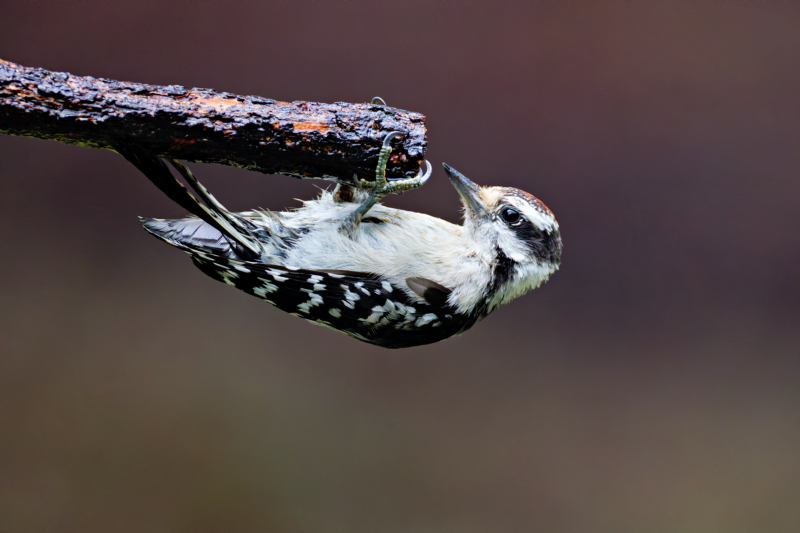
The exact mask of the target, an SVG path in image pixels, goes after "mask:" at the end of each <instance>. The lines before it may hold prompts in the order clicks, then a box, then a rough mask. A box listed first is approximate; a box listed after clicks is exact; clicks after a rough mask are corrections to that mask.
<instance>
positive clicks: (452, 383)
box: [0, 0, 800, 533]
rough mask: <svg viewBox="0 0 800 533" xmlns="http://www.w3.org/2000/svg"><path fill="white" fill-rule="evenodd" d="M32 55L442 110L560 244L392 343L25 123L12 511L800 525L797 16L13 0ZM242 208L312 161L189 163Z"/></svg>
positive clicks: (601, 525)
mask: <svg viewBox="0 0 800 533" xmlns="http://www.w3.org/2000/svg"><path fill="white" fill-rule="evenodd" d="M0 19H2V21H3V24H2V25H3V29H2V32H0V57H1V58H3V59H6V60H10V61H14V62H17V63H21V64H23V65H26V66H36V67H44V68H47V69H51V70H58V71H67V72H71V73H74V74H79V75H91V76H96V77H109V78H114V79H119V80H127V81H136V82H143V83H152V84H181V85H185V86H187V87H211V88H215V89H218V90H225V91H230V92H233V93H241V94H255V95H261V96H265V97H269V98H275V99H280V100H311V101H321V102H333V101H339V100H342V101H351V102H359V101H368V100H369V99H370V98H371V97H372V96H375V95H380V96H382V97H383V98H385V99H386V100H387V102H389V103H390V104H391V105H393V106H396V107H400V108H404V109H409V110H413V111H419V112H422V113H424V114H425V115H426V116H427V117H428V121H427V124H428V129H429V151H428V154H427V157H428V159H430V160H431V162H433V163H434V165H435V169H436V170H435V174H434V177H433V179H432V180H431V182H429V184H427V185H426V186H425V187H424V188H423V189H421V190H420V191H417V192H414V193H411V194H407V195H405V196H403V197H393V198H391V199H389V201H388V203H389V204H390V205H392V206H396V207H400V208H404V209H411V210H419V211H423V212H427V213H431V214H434V215H437V216H441V217H443V218H446V219H448V220H451V221H456V220H458V218H459V213H458V201H457V196H456V194H455V192H454V191H453V190H452V188H451V187H450V185H449V184H448V182H447V180H446V179H445V177H444V174H443V172H442V170H441V168H440V166H439V164H440V163H441V162H442V161H446V162H447V163H449V164H451V165H453V166H454V167H455V168H457V169H459V170H460V171H462V172H464V173H465V174H466V175H467V176H469V177H471V178H472V179H474V180H475V181H476V182H478V183H481V184H502V185H511V186H516V187H520V188H523V189H525V190H528V191H530V192H532V193H533V194H535V195H537V196H538V197H540V198H541V199H542V200H543V201H544V202H545V203H547V204H548V206H550V207H551V209H552V210H553V211H554V212H555V213H556V216H557V217H558V220H559V221H560V223H561V227H562V232H563V238H564V244H565V249H564V258H563V265H562V268H561V270H560V271H559V272H558V273H557V274H556V275H555V276H554V277H553V278H552V280H551V281H550V282H549V283H547V284H546V285H545V286H544V287H542V288H541V289H539V290H537V291H534V292H532V293H530V294H528V295H527V296H525V297H523V298H521V299H519V300H517V301H515V302H513V303H512V304H510V305H508V306H507V307H504V308H502V309H501V310H499V311H498V312H496V313H495V314H493V315H492V316H490V317H489V318H488V319H487V320H485V321H484V322H482V323H480V324H478V325H477V326H476V327H475V328H474V329H473V330H471V331H468V332H467V333H466V334H464V335H463V336H461V337H458V338H455V339H450V340H448V341H445V342H442V343H439V344H436V345H432V346H428V347H423V348H418V349H410V350H402V351H387V350H382V349H379V348H374V347H371V346H368V345H365V344H362V343H359V342H357V341H355V340H352V339H349V338H347V337H345V336H343V335H339V334H336V333H334V332H331V331H329V330H326V329H324V328H320V327H315V326H312V325H309V324H307V323H306V322H304V321H301V320H299V319H297V318H295V317H292V316H289V315H286V314H283V313H281V312H279V311H277V310H275V309H273V308H271V307H270V306H269V305H267V304H265V303H263V302H262V301H259V300H257V299H255V298H252V297H250V296H247V295H245V294H244V293H241V292H239V291H235V290H233V289H231V288H229V287H227V286H225V285H223V284H220V283H217V282H214V281H212V280H211V279H209V278H207V277H205V276H204V275H203V274H201V273H200V272H199V271H197V270H196V269H194V268H193V267H192V265H191V263H190V262H189V261H188V258H187V257H186V256H185V255H184V254H182V253H180V252H178V251H176V250H174V249H171V248H170V247H168V246H166V245H164V244H162V243H159V242H158V241H156V240H155V239H153V238H152V237H150V236H148V235H147V234H146V233H145V232H144V231H143V230H141V229H140V227H139V225H138V222H137V218H136V216H137V215H144V216H158V217H177V216H181V215H183V213H182V212H181V210H180V208H178V207H177V206H175V205H173V204H171V202H170V201H169V200H168V199H167V198H166V197H164V196H163V195H162V194H161V193H160V192H159V191H157V190H156V189H155V188H154V187H153V186H152V185H151V184H150V183H149V182H148V181H147V180H146V179H145V178H144V177H143V176H142V175H140V174H138V173H137V172H136V171H135V169H134V168H133V167H132V166H131V165H129V164H127V163H125V162H124V161H123V160H122V159H121V158H120V157H119V156H117V155H116V154H113V153H111V152H101V151H96V150H89V149H84V148H78V147H74V146H66V145H60V144H57V143H55V142H44V141H39V140H33V139H26V138H15V137H8V136H0V183H2V192H0V253H1V254H2V261H0V280H2V281H0V324H2V325H1V326H0V327H1V328H2V330H1V331H0V351H1V352H2V354H1V355H0V531H9V532H50V531H52V532H95V531H97V532H107V531H115V532H129V531H130V532H134V531H169V532H184V531H185V532H218V531H242V532H244V531H252V532H264V531H269V532H276V533H278V532H308V533H316V532H332V533H333V532H348V533H351V532H375V531H380V532H386V533H393V532H398V533H399V532H408V531H415V532H459V533H463V532H486V531H497V532H530V531H547V532H587V531H591V532H605V531H607V532H614V533H620V532H641V531H648V532H674V531H681V532H685V531H692V532H695V531H696V532H705V531H725V532H726V533H735V532H752V531H768V532H771V533H775V532H796V531H798V530H800V379H799V378H800V276H799V275H798V273H799V269H798V267H799V266H800V238H799V237H798V236H800V215H798V201H800V179H798V176H799V175H800V149H799V148H800V31H798V27H800V7H798V5H797V4H795V3H791V2H701V3H692V2H668V3H656V2H615V3H608V4H605V5H603V6H600V5H593V4H590V3H588V2H530V3H528V4H523V3H521V2H520V3H505V2H495V3H491V4H489V3H485V4H484V3H469V2H463V3H460V2H444V1H427V2H425V1H412V2H403V3H401V2H392V3H386V4H384V5H378V4H373V3H369V2H356V1H349V2H336V3H324V2H264V3H256V2H249V3H244V2H243V3H210V2H196V3H190V2H172V3H163V2H136V3H133V2H131V3H119V4H116V5H113V6H111V5H109V6H105V5H103V4H101V3H96V2H69V3H57V2H16V1H13V0H12V1H11V2H4V3H3V5H2V7H0ZM193 168H194V169H195V171H196V172H197V174H198V175H199V177H200V178H201V180H203V181H204V182H205V183H207V184H208V185H209V187H210V188H211V190H212V191H214V192H215V193H216V195H217V196H218V197H219V198H221V200H222V201H223V202H224V203H226V204H227V205H228V206H229V207H231V208H234V209H247V208H251V207H255V206H262V207H267V208H273V209H282V208H285V207H291V206H296V205H297V202H296V201H295V200H294V198H310V197H311V196H313V195H314V194H315V191H316V187H317V186H321V185H324V183H323V182H310V181H299V180H293V179H291V178H287V177H282V176H263V175H258V174H254V173H248V172H245V171H242V170H238V169H231V168H227V167H221V166H210V165H207V166H202V165H194V166H193Z"/></svg>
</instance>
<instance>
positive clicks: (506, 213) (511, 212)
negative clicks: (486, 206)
mask: <svg viewBox="0 0 800 533" xmlns="http://www.w3.org/2000/svg"><path fill="white" fill-rule="evenodd" d="M500 216H501V217H503V222H505V223H506V224H512V225H513V224H516V223H517V222H519V219H520V214H519V211H517V210H516V209H511V208H510V207H506V208H505V209H503V210H502V211H500Z"/></svg>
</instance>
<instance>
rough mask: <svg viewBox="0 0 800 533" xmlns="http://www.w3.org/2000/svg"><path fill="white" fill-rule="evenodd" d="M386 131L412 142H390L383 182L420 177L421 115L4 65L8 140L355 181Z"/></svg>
mask: <svg viewBox="0 0 800 533" xmlns="http://www.w3.org/2000/svg"><path fill="white" fill-rule="evenodd" d="M390 131H403V132H405V133H406V135H405V137H403V138H401V139H399V140H397V141H394V142H393V143H392V147H393V153H392V156H391V159H390V161H389V165H388V166H387V172H386V174H387V177H395V178H401V177H412V176H414V175H416V173H417V171H418V169H419V167H420V164H421V162H422V159H423V156H424V154H425V149H426V146H427V139H426V130H425V117H424V115H422V114H420V113H414V112H409V111H403V110H401V109H395V108H392V107H387V106H382V105H372V104H350V103H345V102H337V103H334V104H322V103H316V102H279V101H276V100H270V99H267V98H261V97H259V96H241V95H235V94H229V93H225V92H217V91H214V90H211V89H199V88H194V89H186V88H184V87H181V86H179V85H168V86H158V85H144V84H140V83H128V82H120V81H115V80H109V79H103V78H92V77H89V76H85V77H83V76H74V75H72V74H68V73H64V72H51V71H48V70H44V69H38V68H28V67H23V66H21V65H17V64H14V63H11V62H8V61H3V60H0V133H5V134H9V135H22V136H27V137H36V138H39V139H50V140H54V141H59V142H63V143H68V144H77V145H80V146H87V147H90V148H105V149H111V146H112V143H113V142H115V141H119V140H124V141H127V142H130V143H134V144H137V145H140V146H142V147H145V148H147V149H149V150H152V151H153V152H155V153H157V154H159V155H160V156H162V157H170V158H174V159H183V160H186V161H196V162H203V163H219V164H223V165H232V166H237V167H242V168H246V169H249V170H255V171H258V172H263V173H266V174H288V175H291V176H296V177H304V178H311V177H316V178H325V179H334V180H336V181H339V182H342V183H352V181H353V179H354V176H355V177H356V179H368V180H372V179H373V178H374V176H375V166H376V165H377V160H378V152H379V150H380V147H381V143H382V141H383V138H384V137H385V136H386V134H387V133H388V132H390Z"/></svg>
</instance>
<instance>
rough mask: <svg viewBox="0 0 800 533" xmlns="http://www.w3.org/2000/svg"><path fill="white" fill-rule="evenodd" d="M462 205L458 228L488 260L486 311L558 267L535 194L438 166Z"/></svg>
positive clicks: (555, 246)
mask: <svg viewBox="0 0 800 533" xmlns="http://www.w3.org/2000/svg"><path fill="white" fill-rule="evenodd" d="M444 169H445V171H447V175H448V177H449V178H450V182H451V183H452V184H453V187H455V189H456V191H458V194H459V195H460V196H461V200H462V202H463V203H464V206H465V212H464V228H465V231H466V232H467V233H469V234H470V235H471V237H472V239H473V240H474V242H475V243H476V245H477V246H478V247H479V249H480V253H481V255H482V256H483V257H485V258H487V260H488V261H489V262H491V266H492V281H491V286H490V287H489V291H490V294H488V295H487V296H488V302H487V303H488V309H487V311H489V312H491V311H492V310H493V309H494V308H495V307H497V306H498V305H501V304H504V303H506V302H509V301H511V300H512V299H514V298H516V297H518V296H521V295H522V294H524V293H525V292H527V291H529V290H530V289H535V288H536V287H538V286H539V285H541V284H542V283H543V282H544V281H546V280H547V278H548V277H550V275H551V274H552V273H553V272H555V271H556V270H558V266H559V264H560V263H561V248H562V245H561V234H560V232H559V229H558V222H556V219H555V217H554V216H553V213H552V212H551V211H550V210H549V209H548V208H547V206H546V205H544V204H543V203H542V202H541V201H540V200H539V199H538V198H536V197H535V196H533V195H532V194H529V193H527V192H525V191H521V190H519V189H515V188H513V187H481V186H479V185H476V184H475V183H473V182H472V181H471V180H469V179H468V178H467V177H466V176H464V175H463V174H461V173H460V172H458V171H457V170H455V169H453V168H452V167H450V166H448V165H446V164H445V165H444Z"/></svg>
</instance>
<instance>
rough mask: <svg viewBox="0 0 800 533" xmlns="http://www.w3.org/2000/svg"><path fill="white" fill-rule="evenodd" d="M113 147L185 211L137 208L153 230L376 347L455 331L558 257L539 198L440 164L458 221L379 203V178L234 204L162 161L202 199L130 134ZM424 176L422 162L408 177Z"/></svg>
mask: <svg viewBox="0 0 800 533" xmlns="http://www.w3.org/2000/svg"><path fill="white" fill-rule="evenodd" d="M384 145H385V146H386V145H387V143H385V144H384ZM116 150H117V152H118V153H120V155H122V156H123V157H125V158H126V159H127V160H129V161H130V162H132V163H133V164H134V165H136V166H137V167H138V168H139V169H140V170H141V171H142V172H143V173H144V174H145V176H147V177H148V178H149V179H150V180H151V181H152V182H153V183H154V184H155V185H156V186H158V187H159V188H160V189H161V190H162V191H163V192H164V193H166V194H167V195H168V196H169V197H170V198H171V199H173V200H174V201H175V202H177V203H178V204H179V205H181V206H182V207H183V208H184V209H186V210H187V211H189V212H190V213H192V216H189V217H187V218H182V219H172V220H166V219H159V218H140V220H141V223H142V225H143V226H144V228H145V229H146V230H147V231H148V232H150V233H151V234H152V235H154V236H156V237H158V238H159V239H161V240H163V241H165V242H167V243H169V244H171V245H173V246H175V247H177V248H179V249H181V250H183V251H185V252H187V253H188V254H189V255H190V256H191V259H192V261H193V262H194V264H195V265H196V266H197V267H198V268H199V269H200V270H201V271H203V272H204V273H205V274H207V275H208V276H210V277H212V278H214V279H216V280H218V281H221V282H224V283H227V284H228V285H232V286H234V287H236V288H237V289H240V290H242V291H244V292H246V293H248V294H252V295H253V296H257V297H259V298H261V299H264V300H266V301H267V302H268V303H270V304H272V305H274V306H275V307H277V308H279V309H281V310H282V311H286V312H288V313H290V314H292V315H295V316H299V317H301V318H304V319H306V320H309V321H311V322H313V323H315V324H318V325H322V326H325V327H328V328H330V329H333V330H336V331H339V332H342V333H344V334H346V335H349V336H350V337H353V338H356V339H358V340H360V341H364V342H367V343H370V344H374V345H377V346H382V347H385V348H407V347H412V346H419V345H423V344H430V343H434V342H437V341H440V340H443V339H446V338H448V337H451V336H453V335H458V334H460V333H462V332H464V331H466V330H467V329H469V328H470V327H472V326H473V325H474V324H475V323H476V322H477V321H479V320H481V319H483V318H484V317H485V316H487V315H488V314H489V313H491V312H492V311H494V310H495V309H497V308H498V307H499V306H501V305H503V304H505V303H508V302H510V301H511V300H513V299H514V298H517V297H519V296H522V295H523V294H525V293H526V292H528V291H529V290H531V289H535V288H537V287H539V286H540V285H541V284H542V283H544V282H545V281H547V279H548V278H549V277H550V276H551V275H552V274H553V273H554V272H555V271H556V270H558V267H559V264H560V262H561V250H562V244H561V236H560V232H559V227H558V223H557V222H556V219H555V217H554V216H553V213H552V212H551V211H550V210H549V209H548V208H547V207H546V206H545V205H544V203H542V202H541V201H540V200H539V199H538V198H536V197H535V196H533V195H531V194H529V193H527V192H524V191H521V190H519V189H515V188H511V187H481V186H478V185H476V184H475V183H473V182H472V181H470V180H469V179H468V178H467V177H466V176H464V175H463V174H461V173H460V172H458V171H456V170H455V169H453V168H452V167H450V166H448V165H447V164H444V169H445V171H446V173H447V175H448V177H449V179H450V182H451V183H452V185H453V187H454V188H455V189H456V191H457V192H458V194H459V196H460V197H461V200H462V202H463V207H464V223H463V225H461V226H458V225H455V224H451V223H449V222H446V221H444V220H441V219H439V218H435V217H432V216H429V215H426V214H422V213H415V212H410V211H404V210H400V209H391V208H388V207H385V206H383V205H381V204H380V203H376V193H375V188H373V190H372V192H371V193H370V191H368V190H365V189H360V188H359V189H355V190H353V189H350V190H349V191H347V192H348V194H342V193H343V192H345V191H342V190H340V187H341V185H340V186H338V187H337V190H334V191H323V192H322V193H321V194H320V196H319V197H318V198H316V199H314V200H310V201H305V202H303V206H302V207H301V208H299V209H296V210H291V211H283V212H272V211H266V210H252V211H245V212H241V213H231V212H229V211H228V210H227V209H225V208H224V207H223V206H222V205H221V204H220V203H219V202H218V201H217V200H216V199H215V198H214V196H213V195H212V194H211V193H210V192H209V191H208V190H207V189H206V188H205V187H203V185H201V184H200V183H199V182H198V181H197V179H196V178H195V177H194V176H193V175H192V173H191V171H189V169H188V168H186V167H185V166H183V165H182V164H180V163H178V162H177V161H174V160H169V159H168V160H167V161H168V162H169V163H170V164H171V165H172V166H173V167H174V168H175V169H176V170H177V172H178V173H179V174H180V175H181V176H182V177H183V178H184V179H185V180H186V182H187V183H188V184H189V185H190V186H191V187H192V189H193V190H194V191H195V192H196V194H197V195H198V196H199V198H200V200H202V202H201V201H200V200H198V199H197V198H195V196H193V195H192V194H191V193H190V192H189V190H188V189H186V188H185V187H184V186H183V185H182V184H181V183H180V182H179V181H178V180H177V179H176V178H175V177H174V176H173V175H172V173H171V172H170V170H169V168H168V167H167V166H166V164H165V163H164V161H163V160H162V159H160V158H159V157H157V156H156V155H154V154H152V153H149V152H148V151H146V150H143V149H140V148H138V147H135V146H131V145H128V144H120V145H119V146H117V147H116ZM379 167H380V164H379ZM384 169H385V158H384ZM380 170H381V169H380V168H379V171H378V174H379V175H380ZM429 175H430V165H429V164H428V172H427V173H426V176H425V177H423V178H422V179H420V180H417V181H416V182H415V183H413V184H410V185H408V188H414V187H416V186H419V184H421V183H419V182H424V180H425V179H427V176H429ZM385 183H386V181H385V180H384V184H385ZM389 183H391V182H389ZM373 185H375V184H373ZM384 192H385V191H384ZM350 193H352V194H350ZM379 196H382V195H378V197H379ZM367 211H369V212H368V213H367Z"/></svg>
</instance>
